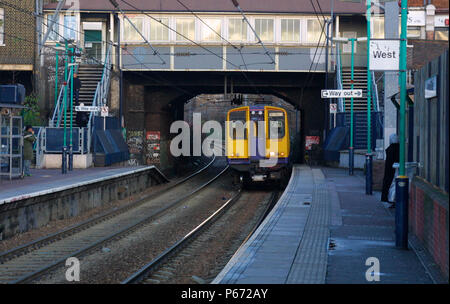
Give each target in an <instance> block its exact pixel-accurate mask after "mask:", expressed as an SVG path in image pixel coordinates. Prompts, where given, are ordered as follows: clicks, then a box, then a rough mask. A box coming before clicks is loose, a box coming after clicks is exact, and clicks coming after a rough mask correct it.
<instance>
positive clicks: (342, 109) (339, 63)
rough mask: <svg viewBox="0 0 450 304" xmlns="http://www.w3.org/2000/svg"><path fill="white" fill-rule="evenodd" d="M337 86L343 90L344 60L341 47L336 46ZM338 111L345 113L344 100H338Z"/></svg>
mask: <svg viewBox="0 0 450 304" xmlns="http://www.w3.org/2000/svg"><path fill="white" fill-rule="evenodd" d="M336 86H337V89H338V90H342V89H343V87H342V58H341V53H340V50H339V46H338V45H336ZM338 111H339V112H345V105H344V99H343V98H338Z"/></svg>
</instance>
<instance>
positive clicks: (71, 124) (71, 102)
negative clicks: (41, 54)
mask: <svg viewBox="0 0 450 304" xmlns="http://www.w3.org/2000/svg"><path fill="white" fill-rule="evenodd" d="M73 52H74V49H73V48H70V63H72V64H73ZM72 129H73V65H71V66H70V136H69V138H70V139H69V171H72V170H73V151H72V144H73V135H72Z"/></svg>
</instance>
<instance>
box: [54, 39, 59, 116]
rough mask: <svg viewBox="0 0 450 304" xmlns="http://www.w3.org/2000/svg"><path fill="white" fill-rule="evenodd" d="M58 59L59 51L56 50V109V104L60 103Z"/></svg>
mask: <svg viewBox="0 0 450 304" xmlns="http://www.w3.org/2000/svg"><path fill="white" fill-rule="evenodd" d="M58 46H59V43H57V44H56V47H58ZM58 61H59V51H58V50H56V63H55V109H56V104H57V103H58Z"/></svg>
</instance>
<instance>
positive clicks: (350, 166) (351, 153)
mask: <svg viewBox="0 0 450 304" xmlns="http://www.w3.org/2000/svg"><path fill="white" fill-rule="evenodd" d="M349 40H350V42H351V46H352V52H351V63H350V67H351V74H350V75H351V80H350V85H351V89H352V90H353V82H354V81H353V80H354V57H355V41H356V38H349ZM348 156H349V160H348V170H349V174H350V175H353V166H354V165H353V164H354V160H355V154H354V149H353V96H352V97H351V98H350V147H349V153H348Z"/></svg>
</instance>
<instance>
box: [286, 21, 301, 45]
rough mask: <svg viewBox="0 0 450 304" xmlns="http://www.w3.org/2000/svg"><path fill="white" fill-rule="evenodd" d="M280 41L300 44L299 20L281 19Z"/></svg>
mask: <svg viewBox="0 0 450 304" xmlns="http://www.w3.org/2000/svg"><path fill="white" fill-rule="evenodd" d="M281 41H290V42H300V20H299V19H281Z"/></svg>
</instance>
